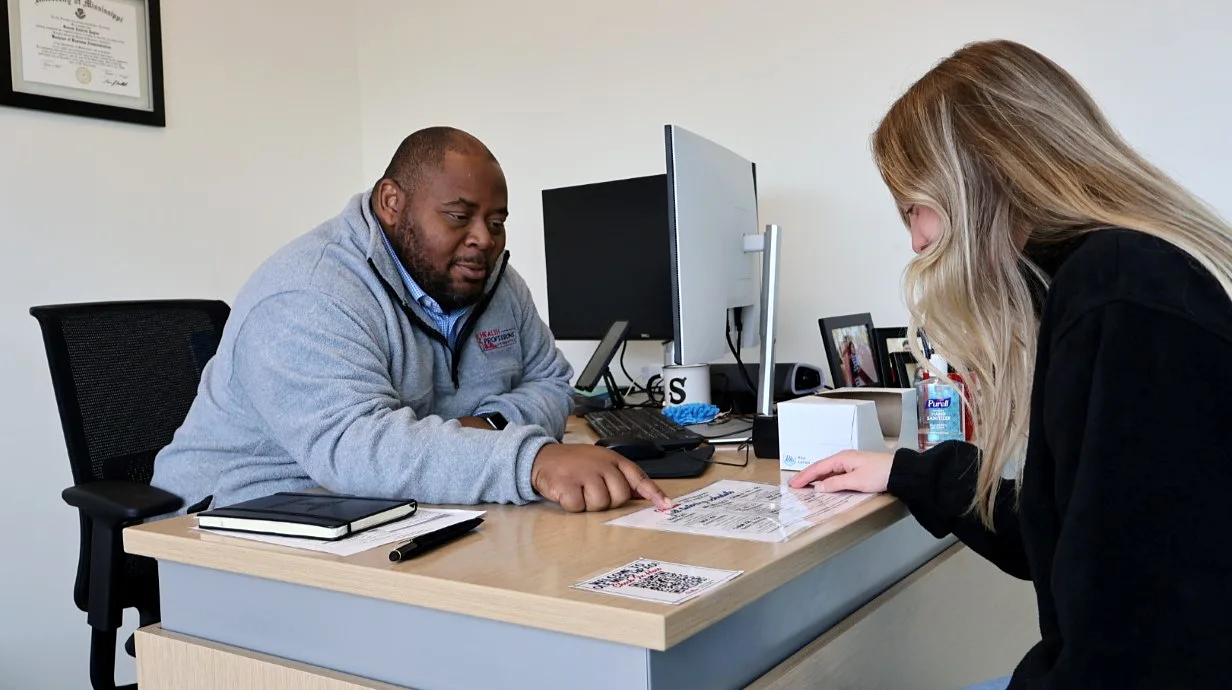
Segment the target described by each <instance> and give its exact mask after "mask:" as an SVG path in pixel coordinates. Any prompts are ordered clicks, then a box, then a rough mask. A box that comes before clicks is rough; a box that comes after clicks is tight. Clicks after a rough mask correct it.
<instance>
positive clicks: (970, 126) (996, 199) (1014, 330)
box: [873, 41, 1232, 528]
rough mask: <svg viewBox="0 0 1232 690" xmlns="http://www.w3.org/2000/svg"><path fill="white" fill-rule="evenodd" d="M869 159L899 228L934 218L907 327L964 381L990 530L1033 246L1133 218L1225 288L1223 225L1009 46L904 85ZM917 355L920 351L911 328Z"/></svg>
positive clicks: (1019, 399)
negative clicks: (913, 210)
mask: <svg viewBox="0 0 1232 690" xmlns="http://www.w3.org/2000/svg"><path fill="white" fill-rule="evenodd" d="M873 157H874V159H875V161H876V163H877V166H878V168H879V169H880V171H881V175H882V178H883V179H884V180H885V183H886V185H887V186H888V187H889V189H890V191H891V193H892V194H893V196H894V198H895V200H896V201H897V203H898V204H899V211H900V214H902V217H903V221H904V223H907V224H909V223H910V219H909V218H908V216H907V213H906V210H905V209H906V208H907V207H909V206H910V205H912V204H921V205H924V206H927V207H929V208H931V209H933V210H935V211H936V212H937V214H938V215H939V216H940V218H941V232H940V235H939V237H938V238H937V239H936V240H935V241H934V242H933V243H932V244H931V245H930V246H929V248H928V249H927V250H925V251H924V252H922V253H921V254H920V255H919V256H917V257H916V258H915V259H914V260H913V261H912V262H911V264H910V265H909V266H908V268H907V271H906V273H905V275H904V290H905V293H906V295H905V297H906V301H907V307H908V309H909V311H910V313H911V320H910V329H909V331H908V332H910V333H915V332H917V330H918V329H920V328H923V329H924V331H925V333H926V335H927V337H928V338H929V340H930V341H931V342H932V344H933V345H934V347H935V348H936V350H937V351H938V352H940V353H941V354H943V355H944V356H945V357H946V359H947V360H948V361H949V363H950V364H951V365H953V366H954V367H955V369H956V370H957V371H958V372H961V373H963V374H964V375H966V377H967V382H968V385H967V391H966V393H965V395H966V397H967V399H968V402H969V404H970V409H971V412H972V416H973V421H974V424H975V434H974V438H973V439H972V440H973V442H974V444H975V445H976V446H977V447H978V448H979V449H980V463H979V473H978V480H977V489H976V492H975V497H974V499H973V502H972V508H973V509H974V510H975V511H976V512H977V514H978V515H979V518H980V519H981V520H982V521H983V523H984V524H985V525H987V526H989V527H990V528H991V526H992V513H993V507H994V503H995V500H996V496H997V492H998V489H999V486H1000V479H1001V478H1002V476H1003V475H1008V474H1009V473H1008V472H1007V471H1006V469H1007V465H1008V464H1009V463H1011V462H1012V463H1014V465H1015V466H1016V468H1015V469H1016V474H1017V476H1018V478H1019V479H1021V478H1022V462H1021V459H1022V454H1023V451H1024V448H1025V445H1026V439H1027V430H1028V421H1029V420H1028V417H1029V406H1030V394H1031V386H1032V377H1033V370H1034V365H1035V350H1036V337H1037V335H1038V331H1039V317H1038V315H1037V313H1036V308H1035V304H1034V301H1033V298H1032V295H1033V291H1038V290H1039V289H1040V288H1042V287H1044V286H1046V285H1047V283H1048V276H1046V275H1045V274H1044V272H1043V271H1042V270H1041V269H1040V267H1039V266H1037V265H1036V264H1034V263H1033V262H1032V261H1031V260H1030V259H1029V258H1028V257H1027V256H1026V254H1025V253H1024V252H1023V249H1022V248H1023V246H1024V244H1025V243H1026V241H1027V240H1028V239H1029V240H1030V242H1031V243H1032V244H1033V245H1036V244H1041V245H1046V244H1047V243H1054V242H1064V241H1066V240H1070V239H1073V238H1075V237H1077V236H1079V235H1081V234H1084V233H1089V232H1093V231H1097V230H1099V229H1101V228H1108V227H1125V228H1130V229H1133V230H1137V231H1140V232H1143V233H1147V234H1149V235H1152V236H1154V237H1157V238H1159V239H1161V240H1164V241H1166V242H1169V243H1171V244H1172V245H1174V246H1176V247H1177V248H1179V249H1180V250H1182V251H1184V252H1186V253H1188V254H1189V255H1191V256H1192V257H1193V258H1194V259H1196V260H1197V261H1198V262H1199V263H1201V265H1202V266H1204V267H1205V268H1206V269H1207V270H1208V271H1209V272H1210V273H1211V274H1213V275H1214V276H1215V278H1217V279H1218V280H1219V282H1220V284H1221V285H1222V286H1223V288H1224V290H1225V291H1227V292H1228V293H1229V295H1232V228H1229V226H1228V225H1227V224H1226V223H1225V222H1224V221H1223V220H1222V219H1221V218H1220V217H1219V216H1218V215H1217V214H1216V213H1214V212H1213V211H1211V210H1210V209H1208V208H1207V207H1206V206H1205V205H1204V204H1203V203H1201V202H1200V201H1199V200H1198V199H1196V198H1195V197H1194V196H1192V195H1191V194H1190V193H1188V192H1187V191H1185V190H1184V189H1183V188H1182V187H1181V186H1180V185H1178V184H1177V183H1176V182H1174V181H1173V180H1171V179H1170V178H1169V177H1168V176H1167V175H1165V174H1164V173H1163V172H1161V171H1160V170H1158V169H1157V168H1155V167H1154V166H1152V165H1151V164H1150V163H1148V162H1147V161H1146V160H1145V159H1143V158H1142V157H1141V156H1140V155H1138V153H1137V152H1135V151H1134V150H1133V149H1132V148H1131V147H1130V146H1129V145H1128V144H1127V143H1126V142H1125V141H1124V140H1123V139H1121V137H1120V136H1119V135H1118V134H1117V133H1116V131H1115V130H1114V129H1113V128H1112V126H1111V125H1109V123H1108V122H1107V120H1106V119H1105V118H1104V116H1103V114H1102V113H1101V112H1100V110H1099V108H1098V107H1097V106H1096V104H1095V102H1094V101H1093V100H1092V99H1091V97H1090V96H1089V95H1088V94H1087V92H1086V91H1085V90H1084V89H1083V88H1082V86H1080V85H1079V84H1078V82H1077V81H1076V80H1075V79H1074V78H1073V77H1072V76H1070V74H1069V73H1068V72H1066V71H1065V70H1064V69H1062V68H1061V67H1060V66H1058V65H1057V64H1055V63H1054V62H1052V61H1051V60H1049V59H1048V58H1046V57H1044V56H1043V55H1040V54H1039V53H1037V52H1035V51H1034V50H1032V49H1030V48H1027V47H1026V46H1023V45H1021V44H1018V43H1014V42H1011V41H989V42H981V43H973V44H970V45H967V46H965V47H963V48H962V49H960V50H958V51H957V52H955V53H954V54H953V55H951V56H949V57H948V58H946V59H945V60H943V61H942V62H940V63H939V64H937V65H936V66H935V67H934V68H933V69H932V70H930V71H929V72H928V73H927V74H925V75H924V76H923V77H922V78H921V79H920V80H919V81H917V82H916V83H915V84H913V85H912V86H911V87H910V88H909V89H908V90H907V92H906V93H905V94H903V95H902V97H900V98H899V99H898V100H897V101H896V102H895V103H894V105H893V106H892V107H891V108H890V110H889V112H888V113H887V114H886V116H885V118H884V119H883V121H882V122H881V124H880V125H879V126H878V127H877V131H876V133H875V134H874V135H873ZM1024 269H1025V270H1024ZM1032 276H1034V277H1032ZM1033 280H1038V281H1039V283H1038V284H1036V285H1032V282H1033ZM911 349H912V352H913V353H914V354H915V356H916V357H917V358H920V359H921V361H922V355H921V353H920V352H919V347H918V345H917V343H916V342H915V338H912V339H911ZM930 369H931V367H930ZM934 373H937V372H934ZM1018 485H1021V482H1019V483H1018Z"/></svg>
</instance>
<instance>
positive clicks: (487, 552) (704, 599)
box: [124, 419, 906, 650]
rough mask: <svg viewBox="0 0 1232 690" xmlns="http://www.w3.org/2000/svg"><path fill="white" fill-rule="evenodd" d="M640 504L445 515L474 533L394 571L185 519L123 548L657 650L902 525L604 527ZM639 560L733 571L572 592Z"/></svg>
mask: <svg viewBox="0 0 1232 690" xmlns="http://www.w3.org/2000/svg"><path fill="white" fill-rule="evenodd" d="M593 438H594V436H593V435H592V434H591V432H590V430H589V427H588V426H587V425H586V423H585V422H584V421H581V420H578V419H571V420H570V423H569V432H568V434H567V435H566V439H565V440H566V441H579V442H589V441H592V440H593ZM744 455H745V453H744V451H737V450H735V449H734V448H732V449H723V448H720V449H719V450H718V451H717V452H716V454H715V458H716V460H717V459H720V458H722V459H723V460H725V461H730V462H737V463H739V462H743V460H744ZM783 477H784V475H783V473H781V472H780V471H779V469H778V462H777V461H774V460H760V459H758V458H756V457H755V456H754V455H753V453H752V451H751V450H750V451H749V452H748V466H747V467H729V466H724V465H713V466H711V467H709V468H708V469H707V470H706V472H705V473H704V474H703V475H702V476H700V477H696V478H693V479H674V480H660V481H659V485H660V486H662V487H663V489H664V491H666V492H667V494H668V495H669V496H673V497H675V496H681V495H683V494H686V493H688V492H690V491H694V490H696V489H699V488H702V487H704V486H706V485H708V484H711V483H712V482H716V481H718V480H720V479H739V480H745V481H755V482H762V483H769V484H779V483H781V482H782V481H785V480H784V478H783ZM648 505H650V504H649V503H648V502H647V501H634V502H632V503H630V504H628V505H626V506H623V507H621V508H619V509H617V510H611V511H606V512H601V513H566V512H564V511H563V510H561V508H560V507H559V506H557V505H556V504H553V503H550V502H544V503H541V504H533V505H526V506H512V505H483V506H450V507H464V508H472V509H479V510H485V511H486V515H485V516H484V517H485V521H484V524H483V526H482V527H481V528H480V529H479V530H477V531H476V532H475V533H474V534H472V535H469V536H468V537H466V538H464V539H462V540H459V541H456V542H453V543H451V544H449V545H448V546H446V547H443V548H440V549H437V550H435V551H432V552H429V553H427V554H425V555H423V556H421V557H419V558H415V559H412V560H409V561H405V562H401V563H391V562H390V561H389V558H388V553H389V548H388V546H383V547H378V548H374V549H370V550H368V551H365V552H363V553H359V554H356V555H354V556H347V557H342V556H335V555H332V554H326V553H320V552H316V551H306V550H303V549H293V548H287V547H281V546H274V545H271V544H265V543H261V542H257V541H252V540H248V539H240V538H235V537H228V536H226V535H224V534H219V533H215V532H207V531H204V530H197V529H194V527H195V525H196V520H195V519H194V518H192V517H177V518H170V519H166V520H159V521H156V522H152V523H148V524H144V525H139V526H135V527H129V528H127V529H126V530H125V532H124V546H125V550H126V551H128V552H129V553H134V554H139V555H143V556H150V557H152V558H156V559H160V560H165V561H174V562H179V563H186V564H190V565H196V566H202V567H206V568H214V569H218V570H224V571H229V572H235V573H243V574H247V575H252V576H256V577H262V578H267V579H273V580H279V581H283V582H289V583H294V584H300V585H307V586H310V587H318V588H323V589H328V590H335V591H340V592H347V593H350V594H356V595H360V596H367V597H372V598H376V599H384V600H389V601H394V602H399V603H404V604H410V605H414V606H422V607H425V608H430V609H435V610H440V611H449V612H453V613H460V614H465V615H471V616H478V617H481V618H487V619H491V620H498V621H503V622H508V623H514V624H519V625H526V626H530V627H535V628H542V629H547V630H554V631H558V632H564V633H568V634H574V635H581V636H585V637H592V638H597V639H602V640H607V641H611V642H618V643H623V644H630V645H635V646H639V647H644V648H648V649H656V650H665V649H668V648H670V647H672V646H673V645H675V644H677V643H679V642H681V641H682V640H685V639H687V638H689V637H690V636H692V635H694V634H696V633H697V632H699V631H701V630H704V629H705V628H707V627H708V626H710V625H712V624H713V623H715V622H717V621H719V620H721V619H722V618H724V617H725V616H727V615H728V614H730V613H732V612H734V611H738V610H740V609H741V608H742V607H744V606H745V605H747V604H748V603H750V602H752V601H753V600H755V599H757V598H758V597H760V596H761V595H763V594H765V593H767V592H770V591H772V590H774V589H776V588H777V587H779V586H781V585H782V584H784V583H785V582H787V581H789V580H791V579H793V578H794V577H796V576H797V575H799V574H801V573H803V572H805V571H806V570H808V569H810V568H812V567H814V566H816V565H818V564H820V563H821V562H823V561H825V560H826V559H828V558H830V557H832V556H834V555H836V554H838V553H840V552H842V551H843V550H845V549H846V548H848V547H849V546H852V545H853V544H856V543H858V542H860V541H862V540H863V539H865V538H866V537H869V536H871V535H872V534H875V533H876V532H878V531H879V530H881V529H883V528H885V527H886V526H888V525H890V524H892V523H894V522H895V521H897V520H899V519H900V518H902V517H903V516H904V515H905V514H906V511H905V509H904V508H903V507H902V505H901V504H900V503H899V502H898V501H897V500H895V499H893V498H891V497H889V496H884V495H883V496H875V497H873V498H872V499H870V500H868V501H865V502H864V503H862V504H860V505H858V506H856V507H855V508H853V509H851V510H850V511H848V512H846V513H843V514H841V515H839V516H837V517H836V518H834V519H832V520H830V521H828V522H825V523H823V524H821V525H818V526H816V527H813V528H810V529H808V530H806V531H804V532H800V533H798V534H796V535H794V536H793V537H791V538H790V539H789V540H787V541H785V542H781V543H761V542H753V541H744V540H736V539H722V538H717V537H707V536H695V535H688V534H678V533H671V532H660V531H652V530H645V529H636V528H629V527H615V526H611V525H606V524H604V523H605V522H608V521H609V520H612V519H614V518H616V517H619V516H620V515H624V514H627V513H631V512H635V511H638V510H641V509H643V508H645V507H647V506H648ZM425 507H429V506H425ZM638 558H651V559H659V560H664V561H670V562H673V563H682V564H685V565H692V566H705V567H710V568H721V569H725V570H741V571H744V572H743V574H742V575H740V576H739V577H737V578H736V579H734V580H732V581H730V582H728V583H726V584H724V585H722V586H720V587H719V588H717V589H715V590H713V591H711V592H708V593H706V594H704V595H702V596H700V597H696V598H694V599H692V600H690V601H687V602H685V603H683V604H680V605H675V606H673V605H668V604H658V603H653V602H646V601H641V600H635V599H629V598H626V597H619V596H612V595H608V594H600V593H597V592H586V591H582V590H576V589H571V586H572V585H574V584H576V583H578V582H581V581H583V580H586V579H588V578H591V577H594V576H595V575H598V574H600V573H602V572H605V571H607V570H610V569H613V568H616V567H619V566H622V565H625V564H626V563H629V562H630V561H633V560H636V559H638Z"/></svg>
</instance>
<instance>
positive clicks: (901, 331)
mask: <svg viewBox="0 0 1232 690" xmlns="http://www.w3.org/2000/svg"><path fill="white" fill-rule="evenodd" d="M873 332H874V334H875V338H876V341H877V361H879V362H880V363H881V366H882V371H884V372H885V385H886V386H887V387H889V388H910V387H911V379H907V380H906V382H904V381H903V380H902V379H900V378H899V372H898V370H897V369H896V367H895V364H894V362H893V361H892V360H891V358H890V356H891V355H892V354H894V353H895V352H906V353H907V354H911V347H910V346H909V345H908V341H907V327H906V326H895V327H893V328H875V329H873ZM911 361H912V362H914V361H915V358H914V357H912V359H911Z"/></svg>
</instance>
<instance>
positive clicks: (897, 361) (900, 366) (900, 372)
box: [890, 351, 920, 388]
mask: <svg viewBox="0 0 1232 690" xmlns="http://www.w3.org/2000/svg"><path fill="white" fill-rule="evenodd" d="M890 369H891V371H892V372H893V374H894V380H895V381H897V382H899V383H896V384H895V387H897V388H911V382H912V381H914V380H915V374H916V372H917V371H919V369H920V363H919V362H917V361H916V359H915V355H913V354H911V353H910V352H906V351H899V352H891V353H890Z"/></svg>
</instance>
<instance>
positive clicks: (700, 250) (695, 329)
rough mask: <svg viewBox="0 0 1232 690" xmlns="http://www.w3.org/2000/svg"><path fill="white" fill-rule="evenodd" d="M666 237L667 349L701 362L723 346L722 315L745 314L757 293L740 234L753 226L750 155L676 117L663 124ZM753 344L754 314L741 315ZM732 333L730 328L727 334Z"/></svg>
mask: <svg viewBox="0 0 1232 690" xmlns="http://www.w3.org/2000/svg"><path fill="white" fill-rule="evenodd" d="M664 137H665V141H664V146H665V149H666V154H667V185H668V194H667V196H668V224H669V234H670V237H671V266H672V271H671V273H672V318H673V321H674V323H673V340H674V347H673V354H672V359H673V360H674V362H675V363H676V364H707V363H710V362H713V361H716V360H719V359H721V358H723V357H724V356H725V355H726V354H727V352H728V340H727V324H728V322H729V321H728V315H729V314H730V313H731V311H730V310H733V309H743V310H744V311H743V312H742V313H744V314H747V315H749V316H750V317H752V315H753V314H755V310H754V309H753V307H755V306H756V305H757V304H758V301H759V287H760V281H759V270H758V255H757V254H749V253H745V251H744V236H745V235H754V234H757V233H758V232H759V228H758V225H757V185H756V173H755V168H754V166H753V163H752V162H751V161H749V160H747V159H745V158H743V157H741V156H740V155H738V154H736V153H733V152H732V151H730V150H728V149H726V148H724V147H722V146H720V145H718V144H716V143H714V142H712V141H710V140H708V139H706V138H704V137H701V136H698V135H697V134H694V133H693V132H690V131H688V130H686V129H683V128H681V127H679V126H676V125H667V126H666V127H665V128H664ZM743 330H744V331H745V338H743V339H742V343H743V344H744V345H745V346H751V345H754V344H756V338H755V337H750V336H752V335H753V334H756V332H757V323H756V320H755V318H746V319H744V322H743ZM732 338H733V340H734V339H735V334H734V333H733V334H732Z"/></svg>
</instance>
